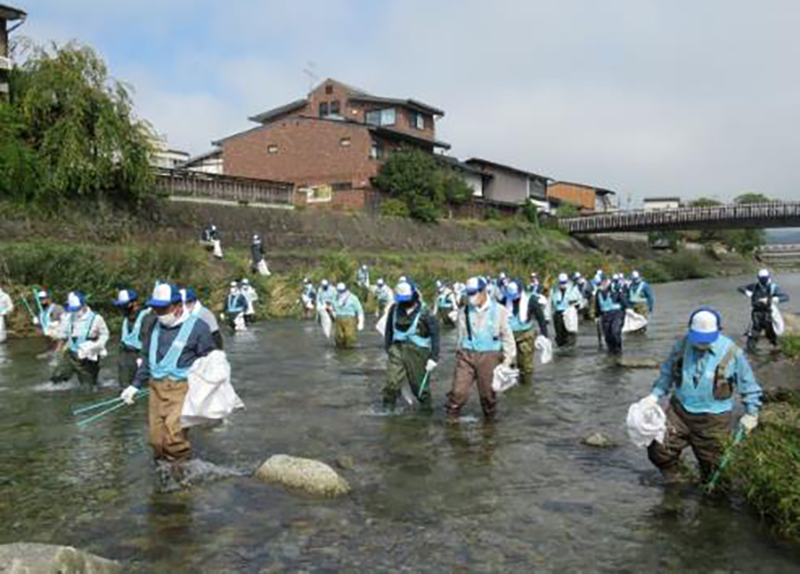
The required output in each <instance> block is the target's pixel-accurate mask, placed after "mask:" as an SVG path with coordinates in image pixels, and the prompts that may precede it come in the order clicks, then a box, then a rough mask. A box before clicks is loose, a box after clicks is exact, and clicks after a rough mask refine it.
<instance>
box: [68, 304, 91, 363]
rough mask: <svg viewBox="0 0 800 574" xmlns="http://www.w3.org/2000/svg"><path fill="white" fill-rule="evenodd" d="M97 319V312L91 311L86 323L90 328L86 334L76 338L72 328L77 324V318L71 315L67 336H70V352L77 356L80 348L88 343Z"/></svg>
mask: <svg viewBox="0 0 800 574" xmlns="http://www.w3.org/2000/svg"><path fill="white" fill-rule="evenodd" d="M95 317H96V315H95V312H94V311H89V316H88V318H87V320H86V322H87V323H88V324H89V326H88V327H87V328H86V332H84V333H82V334H80V335H78V336H77V337H75V336H73V334H72V327H73V325H74V324H75V316H74V315H70V318H69V326H68V327H67V335H68V336H69V343H68V346H69V350H70V351H72V352H73V353H75V354H77V353H78V347H80V346H81V345H83V344H84V343H85V342H86V341H88V340H89V334H90V333H91V332H92V326H93V325H94V318H95Z"/></svg>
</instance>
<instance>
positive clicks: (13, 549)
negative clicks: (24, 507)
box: [0, 542, 122, 574]
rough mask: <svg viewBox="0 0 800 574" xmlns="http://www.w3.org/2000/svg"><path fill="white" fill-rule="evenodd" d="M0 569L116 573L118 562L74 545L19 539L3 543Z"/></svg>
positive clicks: (34, 573) (13, 573)
mask: <svg viewBox="0 0 800 574" xmlns="http://www.w3.org/2000/svg"><path fill="white" fill-rule="evenodd" d="M0 572H8V573H9V574H53V573H54V572H58V573H61V572H63V573H64V574H67V573H69V574H115V573H117V572H122V566H121V565H120V564H119V563H118V562H114V561H112V560H107V559H105V558H100V557H99V556H95V555H94V554H89V553H88V552H83V551H82V550H78V549H77V548H72V547H71V546H56V545H52V544H31V543H26V542H18V543H14V544H3V545H0Z"/></svg>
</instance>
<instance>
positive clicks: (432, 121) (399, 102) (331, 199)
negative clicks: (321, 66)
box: [214, 79, 450, 209]
mask: <svg viewBox="0 0 800 574" xmlns="http://www.w3.org/2000/svg"><path fill="white" fill-rule="evenodd" d="M442 116H444V112H443V111H441V110H439V109H437V108H435V107H432V106H429V105H427V104H424V103H422V102H420V101H417V100H414V99H397V98H386V97H380V96H374V95H372V94H368V93H366V92H364V91H362V90H358V89H355V88H352V87H350V86H347V85H346V84H343V83H341V82H338V81H336V80H332V79H328V80H325V81H324V82H322V83H321V84H319V85H318V86H317V87H316V88H314V89H313V90H312V91H311V93H309V95H308V97H306V98H303V99H300V100H296V101H294V102H291V103H288V104H286V105H283V106H280V107H278V108H274V109H271V110H268V111H266V112H263V113H260V114H258V115H255V116H253V117H251V118H249V119H250V120H251V121H253V122H255V123H257V124H258V126H256V127H254V128H252V129H249V130H246V131H243V132H240V133H237V134H234V135H231V136H228V137H226V138H223V139H221V140H219V141H216V142H214V144H215V145H216V146H218V147H219V148H220V149H221V153H222V158H221V163H222V166H223V167H222V169H223V172H224V174H225V175H234V176H241V177H249V178H256V179H269V180H274V181H287V182H291V183H294V184H295V185H296V186H297V191H298V193H297V194H296V202H297V203H298V204H300V205H303V204H317V205H329V206H332V207H335V208H352V209H361V208H363V207H364V206H365V203H366V198H367V195H368V193H369V191H370V190H371V183H370V180H371V178H373V177H375V176H376V175H377V174H378V169H379V168H380V165H381V162H382V160H383V159H384V158H386V157H387V156H388V155H389V154H390V153H391V152H392V151H393V150H396V149H398V148H401V147H406V146H412V147H416V148H420V149H423V150H426V151H429V152H431V153H433V152H434V151H435V150H441V149H449V147H450V146H449V145H448V144H446V143H444V142H441V141H438V140H437V139H436V121H437V120H438V119H439V118H441V117H442Z"/></svg>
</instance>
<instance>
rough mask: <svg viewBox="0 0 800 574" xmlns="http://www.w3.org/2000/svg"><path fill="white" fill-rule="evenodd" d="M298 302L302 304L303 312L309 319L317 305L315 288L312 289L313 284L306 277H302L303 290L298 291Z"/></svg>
mask: <svg viewBox="0 0 800 574" xmlns="http://www.w3.org/2000/svg"><path fill="white" fill-rule="evenodd" d="M300 302H301V303H302V305H303V314H304V315H305V317H306V319H311V318H312V317H313V316H314V310H315V309H316V307H317V290H316V289H314V284H313V283H311V280H310V279H309V278H308V277H306V278H305V279H303V291H302V292H301V293H300Z"/></svg>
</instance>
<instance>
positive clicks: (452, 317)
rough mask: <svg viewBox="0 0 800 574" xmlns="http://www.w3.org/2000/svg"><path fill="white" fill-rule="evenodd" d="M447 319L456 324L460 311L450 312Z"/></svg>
mask: <svg viewBox="0 0 800 574" xmlns="http://www.w3.org/2000/svg"><path fill="white" fill-rule="evenodd" d="M447 318H448V319H450V321H452V322H453V323H456V322H457V321H458V311H456V310H453V311H450V312H449V313H448V314H447Z"/></svg>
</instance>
